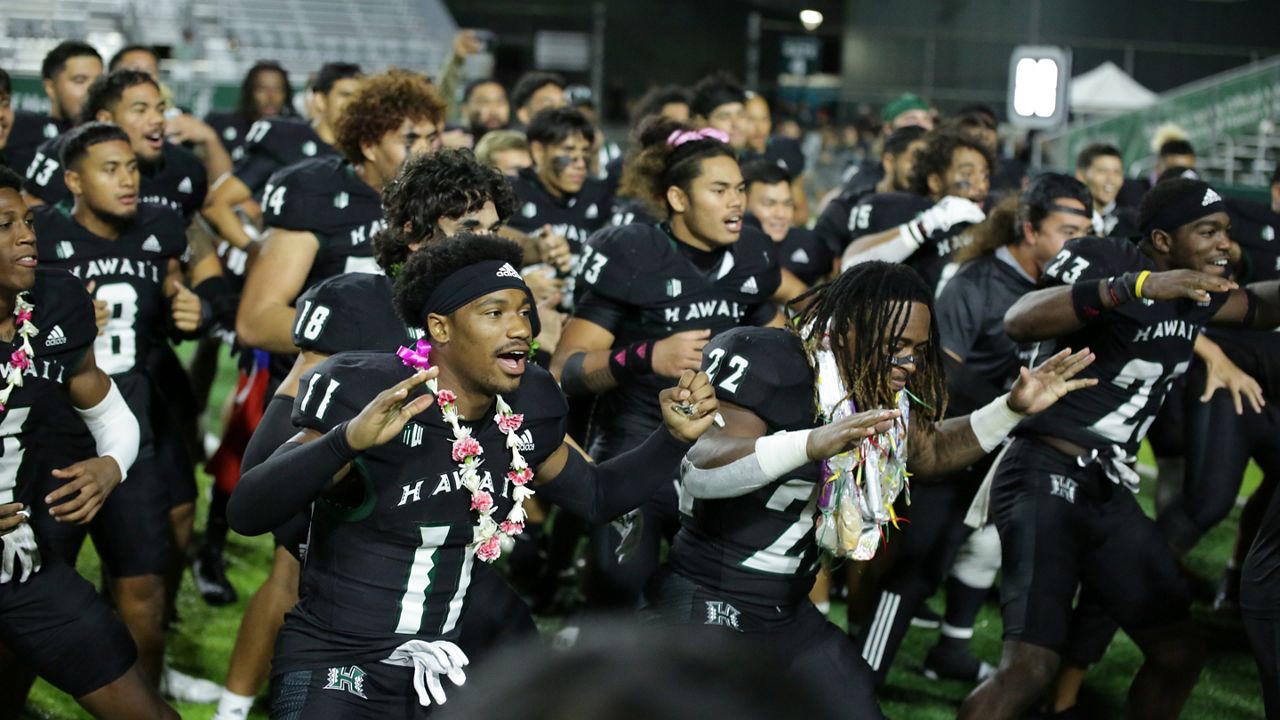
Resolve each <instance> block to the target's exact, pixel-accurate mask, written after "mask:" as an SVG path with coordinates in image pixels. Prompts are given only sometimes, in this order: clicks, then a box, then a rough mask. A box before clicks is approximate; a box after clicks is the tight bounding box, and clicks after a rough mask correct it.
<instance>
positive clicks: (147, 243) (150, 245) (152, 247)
mask: <svg viewBox="0 0 1280 720" xmlns="http://www.w3.org/2000/svg"><path fill="white" fill-rule="evenodd" d="M142 249H143V250H146V251H147V252H153V253H158V252H160V240H159V239H157V238H156V236H155V235H148V236H147V239H146V240H143V241H142Z"/></svg>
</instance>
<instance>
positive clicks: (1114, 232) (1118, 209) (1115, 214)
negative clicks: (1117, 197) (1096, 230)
mask: <svg viewBox="0 0 1280 720" xmlns="http://www.w3.org/2000/svg"><path fill="white" fill-rule="evenodd" d="M1100 215H1101V216H1102V236H1103V237H1118V238H1134V237H1135V236H1137V235H1140V234H1141V228H1139V227H1138V211H1137V210H1135V209H1133V208H1128V207H1123V206H1121V205H1117V204H1115V203H1112V204H1111V207H1110V208H1109V209H1108V210H1107V211H1106V212H1104V213H1100Z"/></svg>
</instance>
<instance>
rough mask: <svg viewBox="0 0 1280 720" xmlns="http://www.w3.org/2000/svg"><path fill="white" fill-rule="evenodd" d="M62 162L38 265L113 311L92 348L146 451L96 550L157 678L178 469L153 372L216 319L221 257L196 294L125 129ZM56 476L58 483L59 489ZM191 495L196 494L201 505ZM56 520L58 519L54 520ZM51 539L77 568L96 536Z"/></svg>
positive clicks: (174, 220)
mask: <svg viewBox="0 0 1280 720" xmlns="http://www.w3.org/2000/svg"><path fill="white" fill-rule="evenodd" d="M60 162H61V164H62V166H63V167H64V168H66V170H65V173H64V177H65V182H66V185H67V188H68V190H70V191H71V194H72V196H73V198H74V203H73V204H71V205H69V206H68V205H66V204H59V205H45V206H42V207H39V208H37V209H36V210H35V213H34V214H35V223H36V229H37V234H38V238H39V244H38V251H39V256H40V262H41V263H43V264H45V265H47V266H52V267H57V268H63V269H66V270H69V271H70V272H71V273H72V274H73V275H74V276H75V277H77V278H78V279H79V280H80V281H81V282H82V283H85V284H87V285H89V286H91V287H92V288H93V293H94V295H95V297H96V298H97V299H98V300H99V301H101V302H102V303H104V304H105V305H106V307H105V308H104V309H105V311H106V322H105V325H104V327H102V328H101V334H100V335H99V337H98V338H97V340H96V342H95V350H96V352H95V355H96V357H97V362H98V364H99V367H101V368H102V369H103V370H104V371H105V372H107V373H108V374H110V375H111V376H112V377H113V378H114V379H115V380H116V381H117V383H118V384H119V385H120V387H121V389H122V393H123V395H124V397H125V400H126V401H127V402H128V403H129V407H130V409H131V410H132V411H133V413H134V415H136V416H137V417H138V418H139V421H140V425H141V427H142V445H141V449H140V451H139V458H138V462H137V463H136V464H135V465H134V467H133V470H132V472H131V474H130V481H129V482H128V483H127V484H125V485H124V486H122V487H121V488H119V489H118V490H117V491H116V492H114V493H112V495H111V497H110V498H109V499H108V501H107V503H105V504H104V506H103V510H102V512H101V513H100V514H99V515H98V517H97V518H96V519H95V521H94V526H93V535H94V544H95V545H96V546H97V548H98V553H99V555H100V556H101V557H102V559H103V564H104V565H105V566H106V568H107V570H108V572H109V575H110V585H111V595H112V597H113V598H114V599H115V602H116V606H117V608H118V610H119V612H120V614H121V616H122V617H123V618H124V620H125V623H126V624H127V625H128V626H129V629H130V632H132V633H133V636H134V640H135V642H136V643H137V645H138V649H139V655H140V662H141V666H142V669H143V671H144V673H146V675H147V677H148V678H149V679H150V680H151V681H152V682H157V681H158V680H159V679H160V668H161V660H162V658H163V654H164V620H165V592H164V582H163V580H162V575H163V574H164V573H166V572H167V571H168V570H169V562H170V552H171V544H170V536H169V525H170V523H169V511H170V509H171V508H172V507H174V504H175V503H173V502H172V489H173V483H172V480H171V479H170V478H169V474H170V473H173V472H176V469H174V468H170V467H166V466H165V465H164V463H162V462H159V461H158V458H157V454H156V449H155V442H154V439H155V434H154V431H153V422H152V420H151V408H152V404H153V401H152V396H153V380H152V378H151V377H150V376H149V374H148V370H147V367H146V361H147V359H148V357H149V355H150V353H151V350H152V348H153V346H154V345H157V344H160V343H163V342H165V339H166V337H168V336H172V337H174V338H179V339H180V338H189V337H193V336H194V335H195V334H196V333H198V332H199V331H200V330H201V327H202V325H204V324H205V323H206V322H208V319H209V318H210V317H211V314H212V313H211V310H210V309H209V308H210V307H211V305H212V302H211V301H210V300H209V299H208V296H209V292H208V291H209V287H207V286H206V285H205V283H206V282H209V281H212V284H213V285H215V286H216V285H218V283H217V282H216V280H217V279H218V276H217V273H218V266H217V262H216V258H211V259H212V262H200V263H198V264H196V265H194V266H193V271H192V276H191V282H192V283H193V284H194V285H195V287H196V290H195V291H194V292H193V291H192V290H190V289H188V287H187V285H186V284H185V281H184V272H183V268H182V264H181V262H180V258H181V257H182V256H183V255H184V253H185V252H186V250H187V243H186V234H185V231H184V221H183V219H182V216H181V215H180V214H178V213H177V212H175V211H173V210H171V209H169V208H168V207H164V206H160V205H147V204H143V203H141V202H140V197H139V190H140V186H141V184H140V179H139V170H138V161H137V158H136V157H135V155H134V152H133V147H132V143H131V141H130V138H129V136H128V134H127V133H125V131H124V130H122V129H121V128H119V127H117V126H115V125H110V124H107V123H99V122H91V123H86V124H84V125H82V126H80V127H78V128H76V129H75V130H73V131H72V132H71V133H70V135H69V136H68V137H67V140H66V142H65V143H64V145H63V147H62V156H61V158H60ZM61 434H62V435H63V437H64V441H63V442H59V443H57V444H55V445H54V447H53V449H52V450H51V454H50V457H49V458H47V459H46V460H47V461H48V462H50V463H52V464H53V465H54V466H55V467H57V463H58V462H61V461H62V460H64V459H66V457H67V455H68V454H70V453H75V452H77V449H78V448H80V447H82V446H83V444H84V443H83V432H82V431H81V430H79V429H77V427H76V426H75V425H74V424H68V425H66V426H64V427H63V428H62V429H61ZM58 478H59V476H58V475H57V474H56V473H55V474H54V476H53V478H52V479H50V481H49V482H53V483H55V484H61V483H60V482H58V480H57V479H58ZM193 498H194V493H192V499H193ZM57 514H58V511H57V509H56V508H55V513H54V518H53V519H56V516H57ZM37 527H38V528H39V530H40V532H41V533H42V537H44V538H45V541H46V542H47V543H48V545H49V546H50V547H51V548H52V550H53V551H54V552H56V553H57V554H58V556H59V557H60V558H62V559H63V560H64V561H65V562H67V564H69V565H74V563H75V558H76V555H77V554H78V552H79V550H80V545H81V544H82V542H83V540H84V535H85V531H86V530H87V528H82V527H69V526H66V525H64V524H59V523H56V522H51V521H48V520H44V519H43V517H42V518H41V522H40V523H39V524H38V525H37Z"/></svg>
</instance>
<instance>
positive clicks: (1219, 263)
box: [1209, 258, 1231, 272]
mask: <svg viewBox="0 0 1280 720" xmlns="http://www.w3.org/2000/svg"><path fill="white" fill-rule="evenodd" d="M1230 264H1231V263H1230V261H1229V260H1228V259H1227V258H1218V259H1216V260H1211V261H1209V266H1210V267H1216V268H1222V271H1223V272H1226V271H1227V266H1228V265H1230Z"/></svg>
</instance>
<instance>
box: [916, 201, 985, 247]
mask: <svg viewBox="0 0 1280 720" xmlns="http://www.w3.org/2000/svg"><path fill="white" fill-rule="evenodd" d="M986 219H987V215H986V213H984V212H982V208H980V207H978V204H977V203H975V202H974V201H972V200H970V199H968V198H962V197H956V196H954V195H948V196H946V197H944V198H942V199H941V200H939V201H938V203H937V204H936V205H934V206H933V207H931V208H929V209H928V210H925V211H924V212H922V213H920V214H919V215H917V216H916V222H918V223H920V228H921V229H922V230H923V231H924V237H933V236H934V235H937V234H938V233H944V232H946V231H948V230H950V229H951V228H953V227H955V226H956V225H959V224H960V223H980V222H982V221H983V220H986Z"/></svg>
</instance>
